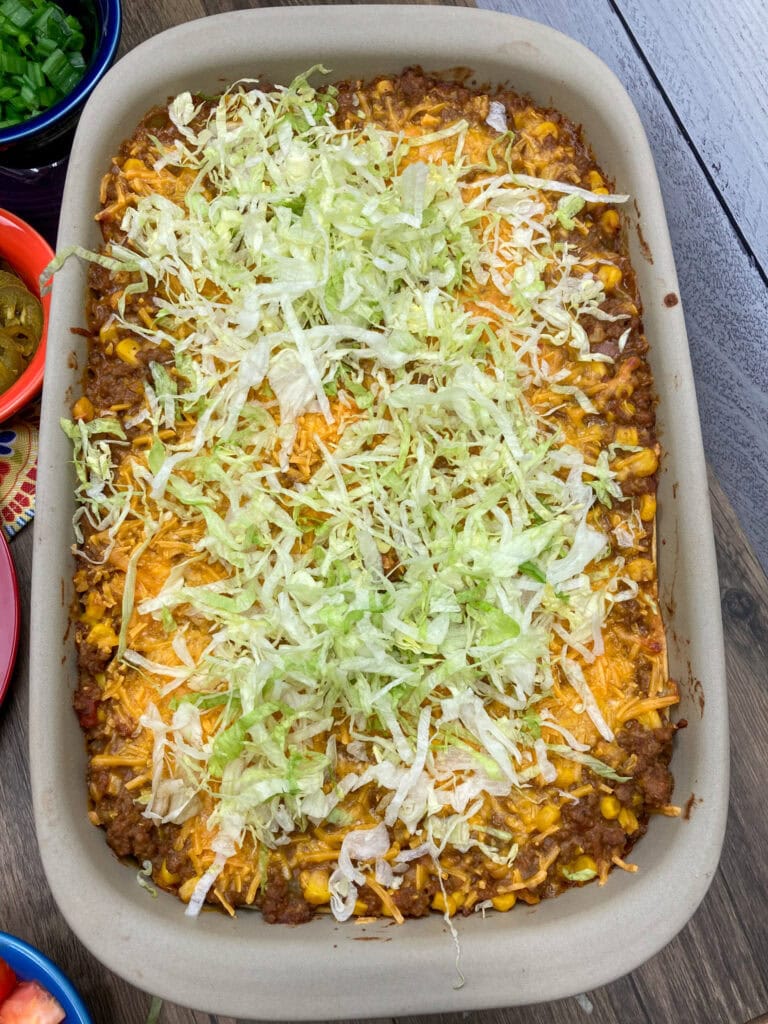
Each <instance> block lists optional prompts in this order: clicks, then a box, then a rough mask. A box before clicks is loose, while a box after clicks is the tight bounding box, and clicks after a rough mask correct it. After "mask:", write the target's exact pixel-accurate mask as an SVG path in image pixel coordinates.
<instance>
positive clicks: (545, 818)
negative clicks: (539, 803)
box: [535, 804, 560, 832]
mask: <svg viewBox="0 0 768 1024" xmlns="http://www.w3.org/2000/svg"><path fill="white" fill-rule="evenodd" d="M558 821H560V808H559V807H555V806H554V804H547V805H546V806H545V807H542V808H541V810H540V811H539V813H538V814H537V815H536V818H535V824H536V829H537V830H538V831H539V832H546V830H547V829H548V828H551V827H552V826H553V825H556V824H557V822H558Z"/></svg>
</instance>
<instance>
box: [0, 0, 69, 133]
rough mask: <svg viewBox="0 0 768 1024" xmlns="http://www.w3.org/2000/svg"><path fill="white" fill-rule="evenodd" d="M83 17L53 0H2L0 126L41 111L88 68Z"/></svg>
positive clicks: (67, 90)
mask: <svg viewBox="0 0 768 1024" xmlns="http://www.w3.org/2000/svg"><path fill="white" fill-rule="evenodd" d="M84 46H85V35H84V33H83V29H82V26H81V24H80V22H79V21H78V20H77V18H75V17H74V16H73V15H68V14H65V13H64V11H63V10H62V9H61V8H60V7H59V6H58V4H55V3H51V2H50V0H0V130H2V129H3V128H9V127H11V126H12V125H17V124H21V123H22V122H24V121H27V120H29V118H31V117H35V115H37V114H40V113H42V112H43V111H44V110H47V109H48V108H49V107H52V106H53V105H54V103H57V102H58V101H59V100H61V99H63V98H64V97H65V96H66V95H67V94H68V93H69V92H71V91H72V89H74V87H75V86H76V85H77V83H78V82H79V81H80V79H81V78H82V77H83V73H84V72H85V63H86V62H85V57H84V55H83V48H84Z"/></svg>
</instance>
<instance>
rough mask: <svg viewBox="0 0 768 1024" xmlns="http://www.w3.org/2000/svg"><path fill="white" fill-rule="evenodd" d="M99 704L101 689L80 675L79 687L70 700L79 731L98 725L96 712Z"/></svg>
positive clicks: (88, 678) (90, 679) (89, 679)
mask: <svg viewBox="0 0 768 1024" xmlns="http://www.w3.org/2000/svg"><path fill="white" fill-rule="evenodd" d="M100 702H101V687H100V686H99V685H98V683H97V682H96V681H95V680H94V679H92V678H90V676H87V675H81V677H80V685H79V686H78V687H77V689H76V690H75V696H74V698H73V700H72V704H73V707H74V709H75V714H76V715H77V719H78V721H79V722H80V728H81V729H94V728H95V727H96V725H97V724H98V721H99V719H98V711H99V704H100Z"/></svg>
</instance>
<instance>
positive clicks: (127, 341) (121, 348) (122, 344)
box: [115, 338, 141, 366]
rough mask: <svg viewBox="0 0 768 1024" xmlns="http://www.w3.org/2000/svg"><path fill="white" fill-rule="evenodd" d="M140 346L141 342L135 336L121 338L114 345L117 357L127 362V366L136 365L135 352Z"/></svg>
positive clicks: (137, 363) (137, 362)
mask: <svg viewBox="0 0 768 1024" xmlns="http://www.w3.org/2000/svg"><path fill="white" fill-rule="evenodd" d="M140 348H141V344H140V343H139V342H138V341H136V339H135V338H123V340H122V341H119V342H118V343H117V345H116V346H115V352H116V353H117V357H118V359H122V361H123V362H124V363H128V365H129V366H138V365H139V360H138V359H137V358H136V353H137V352H138V351H139V349H140Z"/></svg>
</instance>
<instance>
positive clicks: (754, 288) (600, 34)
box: [478, 0, 768, 568]
mask: <svg viewBox="0 0 768 1024" xmlns="http://www.w3.org/2000/svg"><path fill="white" fill-rule="evenodd" d="M478 7H481V8H484V9H488V10H496V11H505V12H507V13H510V14H517V15H520V16H522V17H528V18H534V19H536V20H538V21H541V22H544V23H546V24H549V25H551V26H552V27H553V28H556V29H559V30H560V31H561V32H565V33H566V34H567V35H570V36H572V37H573V38H574V39H578V40H579V42H581V43H583V44H584V45H585V46H588V47H589V48H590V49H591V50H592V51H593V52H595V53H596V54H597V55H598V56H599V57H601V58H602V59H603V60H604V61H605V62H606V64H608V66H609V67H610V68H611V69H612V70H613V71H614V72H615V73H616V74H617V75H618V77H619V79H620V80H621V81H622V82H623V84H624V86H625V87H626V89H627V91H628V92H629V94H630V96H631V97H632V100H633V102H634V103H635V105H636V107H637V109H638V112H639V114H640V117H641V119H642V121H643V124H644V126H645V130H646V132H647V134H648V138H649V140H650V144H651V148H652V150H653V153H654V157H655V159H656V167H657V170H658V173H659V179H660V182H661V189H662V193H663V195H664V202H665V206H666V210H667V219H668V222H669V228H670V233H671V236H672V244H673V247H674V251H675V257H676V261H677V270H678V275H679V278H680V289H681V296H682V300H683V307H684V309H685V315H686V323H687V325H688V335H689V342H690V347H691V356H692V361H693V369H694V376H695V379H696V388H697V393H698V396H699V411H700V415H701V420H702V431H703V435H704V445H705V449H706V453H707V459H708V461H709V463H710V464H711V466H712V468H713V469H714V471H715V473H716V475H717V478H718V480H719V481H720V483H721V484H722V485H723V487H724V489H725V491H726V493H727V495H728V497H729V499H730V500H731V502H732V503H733V505H734V507H735V509H736V512H737V514H738V517H739V520H740V522H741V524H742V526H743V527H744V529H745V531H746V533H747V536H748V538H749V540H750V543H751V544H752V546H753V548H754V550H755V552H756V553H757V555H758V558H759V559H760V561H761V563H762V565H763V567H764V568H768V517H766V516H765V515H764V514H763V510H764V509H765V508H768V345H767V344H766V334H767V332H766V324H768V289H766V287H765V286H764V284H763V282H762V280H761V277H760V274H759V273H758V271H757V270H756V268H755V266H754V265H753V264H752V262H751V261H750V259H749V258H748V257H747V256H746V255H745V253H744V251H743V248H742V246H741V243H740V241H739V239H738V237H737V235H736V233H735V231H734V228H733V226H732V224H731V223H730V221H729V219H728V217H727V216H726V214H725V212H724V211H723V208H722V207H721V206H720V203H719V202H718V200H717V198H716V197H715V195H714V194H713V192H712V190H711V188H710V187H709V184H708V182H707V179H706V176H705V174H704V171H703V170H702V168H701V166H700V165H699V163H698V161H697V158H696V156H695V155H694V153H693V152H692V151H691V148H690V146H689V144H688V142H687V141H686V140H685V139H684V138H683V137H682V136H681V133H680V131H679V128H678V126H677V124H676V122H675V119H674V118H673V116H672V114H671V113H670V111H669V108H668V107H667V105H666V103H665V101H664V99H663V97H662V95H661V94H660V92H659V90H658V89H657V87H656V85H655V84H654V82H653V80H652V78H651V76H650V74H649V73H648V70H647V68H646V67H645V65H644V64H643V62H642V61H641V59H640V58H639V57H638V55H637V53H636V51H635V50H634V48H633V46H632V45H631V43H630V41H629V39H628V37H627V34H626V32H625V30H624V28H623V27H622V24H621V22H620V21H619V19H618V17H617V15H616V13H615V11H614V10H613V9H612V7H611V6H610V4H609V2H608V0H584V2H583V3H580V4H578V5H576V4H571V3H569V2H568V0H478ZM710 7H714V0H709V2H708V3H707V8H708V9H709V8H710ZM758 162H759V161H758Z"/></svg>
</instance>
